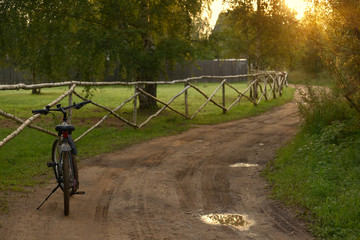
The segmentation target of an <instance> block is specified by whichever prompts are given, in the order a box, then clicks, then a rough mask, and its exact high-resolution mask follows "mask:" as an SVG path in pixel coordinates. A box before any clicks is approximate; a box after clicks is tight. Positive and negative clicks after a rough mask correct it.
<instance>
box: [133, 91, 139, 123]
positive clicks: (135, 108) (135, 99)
mask: <svg viewBox="0 0 360 240" xmlns="http://www.w3.org/2000/svg"><path fill="white" fill-rule="evenodd" d="M134 88H135V90H134V93H135V97H134V111H133V123H134V124H135V125H136V120H137V98H138V97H137V96H136V94H137V93H138V90H137V88H138V85H137V84H135V85H134Z"/></svg>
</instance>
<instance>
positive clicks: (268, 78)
mask: <svg viewBox="0 0 360 240" xmlns="http://www.w3.org/2000/svg"><path fill="white" fill-rule="evenodd" d="M244 77H246V78H248V79H249V84H248V86H247V88H246V89H245V90H244V91H243V92H240V91H239V90H237V89H236V88H235V87H234V86H232V85H231V84H230V83H229V82H228V81H229V80H231V79H241V78H244ZM203 78H207V79H220V80H221V83H220V85H219V86H218V87H217V88H216V89H215V91H214V92H213V93H212V94H211V95H210V96H208V95H207V94H205V93H204V92H203V91H202V90H201V89H200V88H199V87H197V86H195V85H193V84H192V83H193V82H194V81H197V80H201V79H203ZM178 83H183V84H184V88H183V89H182V90H181V91H180V92H179V93H178V94H176V95H175V96H174V97H172V98H171V99H170V100H169V101H167V102H164V101H162V100H160V99H158V98H156V97H154V96H152V95H151V94H149V93H147V92H145V91H144V90H143V89H142V88H140V87H139V86H140V85H144V84H159V85H160V84H178ZM116 85H122V86H135V92H134V94H133V95H132V96H131V97H130V98H129V99H127V100H126V101H124V102H123V103H122V104H121V105H119V106H118V107H116V108H115V109H110V108H108V107H106V106H102V105H100V104H98V103H95V102H92V104H93V105H95V106H97V107H99V108H102V109H104V110H106V111H107V112H108V113H107V114H106V115H105V116H104V117H103V118H102V119H100V120H99V121H98V122H97V123H96V124H95V125H94V126H92V127H91V128H89V129H88V130H87V131H86V132H84V133H83V134H82V135H81V136H79V137H78V138H77V139H75V141H78V140H80V139H81V138H83V137H84V136H86V135H87V134H88V133H90V132H91V131H92V130H93V129H95V128H96V127H97V126H99V125H100V124H101V123H102V122H104V121H105V119H106V118H107V117H108V116H109V115H113V116H114V117H116V118H117V119H118V120H119V121H122V122H124V123H126V124H128V125H130V126H132V127H134V128H141V127H143V126H144V125H145V124H147V123H148V122H149V121H151V119H153V118H155V117H157V116H158V115H159V114H160V113H161V112H162V111H164V110H165V109H166V108H168V109H170V110H172V111H174V112H175V113H177V114H179V115H181V116H183V117H184V118H186V119H193V118H194V117H195V116H196V115H197V114H198V113H199V112H200V111H201V110H202V109H203V108H204V107H205V106H206V105H207V104H208V103H209V102H211V103H213V104H214V105H215V106H217V107H219V108H221V109H222V110H223V113H226V112H228V111H229V110H230V109H231V108H232V107H233V106H234V105H235V104H237V103H239V102H240V101H241V100H242V99H246V100H248V101H250V102H252V103H253V104H254V105H257V104H259V103H260V101H261V100H262V99H265V100H269V99H270V98H276V97H278V96H281V94H282V90H283V87H284V86H287V73H286V72H263V73H256V74H246V75H234V76H201V77H193V78H188V79H183V80H174V81H160V82H77V81H71V82H60V83H42V84H33V85H26V84H15V85H0V90H19V89H34V88H36V89H39V88H51V87H60V86H69V90H67V91H66V92H65V93H64V94H62V95H61V96H59V97H58V98H57V99H55V100H54V101H52V102H51V103H49V104H48V105H49V106H50V107H51V106H54V105H55V104H57V103H58V102H60V101H61V100H62V99H64V98H65V97H69V104H71V103H72V97H73V95H76V96H77V97H79V98H80V99H82V100H84V101H85V100H87V99H85V98H84V97H82V96H81V95H80V94H78V93H77V92H76V91H75V89H76V87H77V86H116ZM225 87H229V88H231V89H233V90H234V91H235V92H236V93H237V98H236V100H235V101H234V102H232V103H230V104H229V105H228V107H226V102H225V99H226V98H225V94H226V91H225ZM189 88H193V89H195V90H196V91H197V92H198V93H199V94H201V95H202V96H204V98H205V99H206V100H205V102H204V103H203V104H202V105H201V107H200V108H199V109H198V110H196V111H195V112H194V113H192V114H191V115H190V114H189V108H188V90H189ZM220 89H221V90H222V91H221V92H222V102H221V103H218V102H216V101H214V99H213V98H214V96H215V94H216V93H217V92H218V91H220ZM140 94H144V95H146V96H148V97H150V98H153V99H155V100H156V101H157V102H159V103H161V104H162V105H163V107H162V108H160V109H159V110H158V111H157V112H156V113H154V114H153V115H151V116H149V117H148V118H147V119H146V120H145V121H144V122H142V123H137V106H138V96H139V95H140ZM182 94H184V96H185V98H184V106H185V109H184V113H182V112H180V111H178V110H176V109H174V108H173V107H171V106H170V105H171V103H172V102H173V101H174V100H175V99H176V98H178V97H179V96H181V95H182ZM131 101H132V102H133V109H134V110H133V119H132V121H130V120H127V119H125V118H123V117H121V116H120V115H119V114H118V113H116V112H117V111H118V110H119V109H121V108H122V107H123V106H124V105H125V104H126V103H128V102H131ZM0 115H1V116H3V117H5V118H7V119H10V120H12V121H15V122H18V123H19V124H21V125H20V126H19V127H18V128H17V129H16V130H15V131H14V132H12V133H11V134H9V135H8V136H7V137H5V138H4V139H3V140H2V141H1V142H0V148H1V147H3V146H4V145H5V144H6V143H7V142H9V141H10V140H11V139H13V138H14V137H16V136H17V135H18V134H19V133H21V132H22V131H23V130H24V129H25V128H26V127H30V128H33V129H36V130H39V131H41V132H44V133H47V134H49V135H52V136H55V137H56V136H57V134H56V133H55V132H51V131H49V130H47V129H44V128H41V127H39V126H36V125H33V124H32V122H33V121H34V120H35V119H37V118H39V117H40V116H41V115H40V114H35V115H33V116H31V117H30V118H28V119H27V120H23V119H20V118H18V117H16V116H14V115H12V114H10V113H7V112H4V111H2V110H0ZM69 119H71V112H70V113H69Z"/></svg>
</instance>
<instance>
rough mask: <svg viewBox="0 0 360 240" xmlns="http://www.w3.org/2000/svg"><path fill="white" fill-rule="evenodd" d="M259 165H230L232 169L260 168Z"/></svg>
mask: <svg viewBox="0 0 360 240" xmlns="http://www.w3.org/2000/svg"><path fill="white" fill-rule="evenodd" d="M258 166H259V164H251V163H235V164H232V165H230V166H229V167H232V168H249V167H258Z"/></svg>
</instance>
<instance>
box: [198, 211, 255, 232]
mask: <svg viewBox="0 0 360 240" xmlns="http://www.w3.org/2000/svg"><path fill="white" fill-rule="evenodd" d="M201 220H202V221H203V222H204V223H207V224H212V225H225V226H231V227H234V228H236V229H238V230H240V231H247V230H248V229H249V227H250V226H252V225H254V223H255V222H254V221H253V220H250V219H249V218H248V216H247V215H240V214H232V213H227V214H209V215H204V216H201Z"/></svg>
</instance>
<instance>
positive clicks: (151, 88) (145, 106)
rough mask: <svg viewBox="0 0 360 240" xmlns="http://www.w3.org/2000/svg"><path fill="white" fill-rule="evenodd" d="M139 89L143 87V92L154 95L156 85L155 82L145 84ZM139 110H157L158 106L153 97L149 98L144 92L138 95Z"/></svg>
mask: <svg viewBox="0 0 360 240" xmlns="http://www.w3.org/2000/svg"><path fill="white" fill-rule="evenodd" d="M141 89H143V90H144V91H145V92H147V93H149V94H151V95H153V96H154V97H156V92H157V85H156V84H145V85H143V86H141ZM139 103H140V104H139V110H140V111H153V110H157V109H158V108H159V107H158V106H157V104H156V100H155V99H153V98H150V97H148V96H146V95H144V94H140V95H139Z"/></svg>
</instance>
